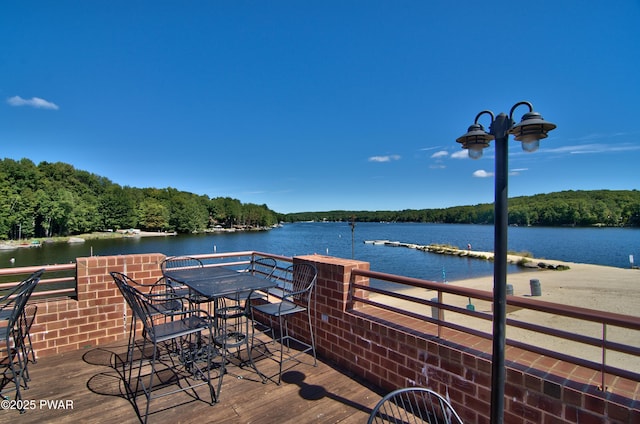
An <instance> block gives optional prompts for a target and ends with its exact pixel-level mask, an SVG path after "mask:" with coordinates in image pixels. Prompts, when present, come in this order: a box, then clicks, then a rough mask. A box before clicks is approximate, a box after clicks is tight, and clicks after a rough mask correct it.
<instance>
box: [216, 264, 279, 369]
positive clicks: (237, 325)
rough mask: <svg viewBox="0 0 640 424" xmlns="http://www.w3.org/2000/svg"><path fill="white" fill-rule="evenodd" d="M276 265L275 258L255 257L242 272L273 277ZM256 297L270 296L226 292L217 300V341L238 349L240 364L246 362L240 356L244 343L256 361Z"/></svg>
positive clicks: (228, 348)
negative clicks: (253, 313)
mask: <svg viewBox="0 0 640 424" xmlns="http://www.w3.org/2000/svg"><path fill="white" fill-rule="evenodd" d="M275 269H276V261H275V259H272V258H258V259H255V260H253V261H251V263H250V264H249V265H248V267H247V268H246V269H245V270H243V271H242V272H248V273H251V274H252V275H255V276H259V277H262V278H266V279H270V278H271V277H272V275H273V272H274V270H275ZM254 299H266V293H258V292H255V291H250V292H239V293H236V295H235V296H225V297H222V298H220V299H217V300H216V301H217V302H218V303H217V307H216V309H215V318H216V320H217V323H218V325H217V335H216V342H217V343H218V345H220V346H221V347H223V348H225V349H227V350H228V351H230V350H233V349H235V350H236V356H237V359H238V360H239V361H240V362H239V365H240V366H242V365H244V364H245V363H246V361H242V359H241V358H240V347H241V346H242V345H243V344H244V345H245V346H246V349H247V354H248V361H249V362H251V363H252V364H253V357H252V355H251V346H250V343H252V342H253V335H254V326H253V321H252V320H251V309H250V308H251V301H252V300H254ZM254 368H255V366H254Z"/></svg>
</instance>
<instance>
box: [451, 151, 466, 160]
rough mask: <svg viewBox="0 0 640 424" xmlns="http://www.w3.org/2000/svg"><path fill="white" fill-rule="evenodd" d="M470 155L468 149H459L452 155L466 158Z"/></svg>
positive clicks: (452, 157)
mask: <svg viewBox="0 0 640 424" xmlns="http://www.w3.org/2000/svg"><path fill="white" fill-rule="evenodd" d="M468 157H469V151H468V150H467V149H464V150H458V151H457V152H455V153H453V154H452V155H451V159H466V158H468Z"/></svg>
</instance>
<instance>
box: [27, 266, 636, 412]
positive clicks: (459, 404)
mask: <svg viewBox="0 0 640 424" xmlns="http://www.w3.org/2000/svg"><path fill="white" fill-rule="evenodd" d="M164 257H165V256H164V255H162V254H144V255H126V256H105V257H90V258H78V259H77V284H78V297H77V299H60V300H49V301H42V302H38V303H37V304H38V314H37V316H36V321H35V323H34V326H33V327H32V339H33V342H34V349H35V350H36V353H37V356H39V357H43V356H47V355H52V354H59V353H64V352H68V351H72V350H77V349H85V348H90V347H93V346H97V345H101V344H106V343H113V342H116V341H119V340H120V341H126V340H127V329H128V325H129V320H130V316H131V315H130V311H128V310H127V308H126V307H125V302H124V300H123V298H122V296H121V294H120V292H119V291H118V289H117V287H116V286H115V284H114V283H113V279H112V278H111V276H110V275H109V272H111V271H119V272H123V273H125V274H128V275H129V276H130V277H132V278H133V279H134V280H136V281H139V282H141V283H152V282H154V281H156V280H157V279H158V278H159V277H160V275H161V274H160V266H159V265H160V262H161V261H162V260H163V259H164ZM296 261H305V262H311V263H313V264H314V265H316V267H317V268H318V283H317V289H316V294H317V297H316V301H317V310H316V311H315V313H314V314H315V320H314V323H315V325H316V336H317V343H316V344H317V350H318V353H319V355H320V356H321V357H323V358H325V359H327V360H330V361H334V362H335V363H337V364H339V365H340V366H341V367H343V368H345V369H347V370H349V371H351V372H353V373H354V374H355V375H357V376H359V377H362V378H364V379H366V380H368V381H370V382H371V383H373V384H375V385H377V386H379V387H380V388H382V389H383V390H384V391H390V390H392V389H395V388H398V387H406V386H412V385H421V386H427V387H430V388H432V389H434V390H436V391H437V392H439V393H443V394H446V395H447V394H448V396H449V397H450V399H451V401H452V403H453V405H454V407H455V408H456V410H457V411H458V412H459V413H460V415H461V416H462V418H463V419H464V421H465V422H468V423H478V424H488V423H489V418H488V416H489V409H490V397H491V396H490V386H491V362H490V357H489V355H478V354H473V353H470V352H467V351H465V350H464V349H458V348H456V347H452V346H451V345H447V344H446V342H444V341H442V340H439V339H438V338H437V337H435V336H434V335H433V334H431V335H430V334H428V333H427V332H421V331H417V330H416V328H418V327H419V326H420V325H424V323H419V322H413V323H410V322H405V323H399V322H394V323H393V324H391V323H390V322H389V321H388V320H384V319H379V317H376V316H375V315H371V314H368V313H365V312H364V311H365V309H366V308H363V307H361V305H354V304H351V303H350V299H349V285H350V281H351V280H352V276H351V271H352V270H353V269H365V270H367V269H369V264H368V263H365V262H360V261H355V260H348V259H340V258H333V257H326V256H321V255H309V256H301V257H296V258H294V262H296ZM353 279H354V281H357V282H358V283H360V284H363V285H366V284H368V281H367V279H366V278H364V277H360V276H357V277H353ZM364 296H366V295H360V297H364ZM292 323H293V333H294V334H296V335H297V336H298V337H303V338H305V337H306V338H307V339H308V331H307V330H306V329H305V325H303V324H304V321H301V320H300V319H298V320H294V321H293V322H292ZM565 383H566V382H563V381H558V380H557V379H554V378H552V376H551V377H550V376H547V374H546V373H545V372H544V370H542V371H541V372H538V373H531V372H525V371H523V370H518V369H515V368H508V369H507V373H506V382H505V395H506V396H505V423H517V424H533V423H536V424H539V423H542V424H553V423H581V424H585V423H586V424H592V423H594V424H595V423H597V424H605V423H607V424H608V423H624V424H632V423H634V424H637V423H640V409H639V408H640V405H638V404H637V403H638V402H635V403H634V402H633V400H629V399H626V398H620V397H616V396H613V395H612V394H610V393H604V394H603V393H590V392H587V391H582V390H579V389H576V388H572V387H570V385H568V384H565Z"/></svg>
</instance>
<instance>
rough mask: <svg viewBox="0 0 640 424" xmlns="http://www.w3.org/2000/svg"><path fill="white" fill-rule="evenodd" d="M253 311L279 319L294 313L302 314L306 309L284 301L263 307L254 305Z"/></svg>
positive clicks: (266, 304)
mask: <svg viewBox="0 0 640 424" xmlns="http://www.w3.org/2000/svg"><path fill="white" fill-rule="evenodd" d="M253 309H255V310H256V311H260V312H262V313H264V314H267V315H271V316H274V317H279V316H281V315H289V314H295V313H298V312H304V311H306V310H307V308H305V307H304V306H300V305H297V304H295V303H293V302H288V301H286V300H285V301H282V302H276V303H265V304H264V305H255V306H254V307H253Z"/></svg>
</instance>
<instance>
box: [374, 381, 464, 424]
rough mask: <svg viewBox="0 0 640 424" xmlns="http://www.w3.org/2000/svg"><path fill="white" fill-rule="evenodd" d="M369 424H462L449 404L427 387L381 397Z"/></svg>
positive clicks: (393, 392) (413, 388)
mask: <svg viewBox="0 0 640 424" xmlns="http://www.w3.org/2000/svg"><path fill="white" fill-rule="evenodd" d="M367 423H368V424H373V423H429V424H463V423H462V419H460V416H459V415H458V414H457V413H456V411H455V410H454V409H453V407H452V406H451V404H450V403H449V402H448V401H447V400H446V399H445V398H444V397H443V396H442V395H440V394H438V393H436V392H434V391H433V390H431V389H427V388H426V387H406V388H403V389H398V390H394V391H392V392H391V393H389V394H387V395H386V396H384V397H383V398H382V399H380V401H379V402H378V404H377V405H376V406H375V407H374V408H373V411H371V415H370V416H369V421H367Z"/></svg>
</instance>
